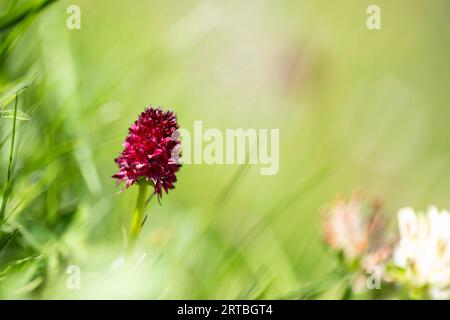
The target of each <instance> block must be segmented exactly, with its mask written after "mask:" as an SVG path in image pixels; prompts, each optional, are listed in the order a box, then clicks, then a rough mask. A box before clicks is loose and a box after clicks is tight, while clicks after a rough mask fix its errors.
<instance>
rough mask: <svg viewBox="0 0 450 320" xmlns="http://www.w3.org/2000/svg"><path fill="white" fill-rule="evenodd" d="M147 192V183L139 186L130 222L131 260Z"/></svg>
mask: <svg viewBox="0 0 450 320" xmlns="http://www.w3.org/2000/svg"><path fill="white" fill-rule="evenodd" d="M148 191H149V185H148V184H147V183H140V184H139V194H138V198H137V201H136V207H135V208H134V211H133V218H132V220H131V229H130V238H129V242H128V257H129V258H130V259H132V258H133V257H134V251H135V247H136V239H137V237H138V235H139V233H140V232H141V229H142V222H143V220H144V213H145V207H146V204H147V201H146V200H147V193H148Z"/></svg>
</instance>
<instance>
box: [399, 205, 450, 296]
mask: <svg viewBox="0 0 450 320" xmlns="http://www.w3.org/2000/svg"><path fill="white" fill-rule="evenodd" d="M398 225H399V232H400V240H399V243H398V245H397V248H396V249H395V252H394V264H395V265H397V266H398V267H400V268H402V269H403V270H404V271H405V275H404V281H406V282H407V284H408V285H410V286H412V287H414V288H427V289H428V290H429V291H428V294H429V295H430V297H431V298H433V299H450V214H449V212H448V211H441V212H439V210H438V209H437V208H436V207H431V208H430V209H428V213H427V215H425V214H416V213H415V212H414V210H413V209H411V208H404V209H401V210H400V211H399V213H398Z"/></svg>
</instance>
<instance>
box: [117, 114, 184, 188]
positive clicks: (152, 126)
mask: <svg viewBox="0 0 450 320" xmlns="http://www.w3.org/2000/svg"><path fill="white" fill-rule="evenodd" d="M178 128H179V126H178V123H177V118H176V116H175V114H174V113H173V112H171V111H163V110H161V109H160V108H153V107H148V108H147V109H146V110H145V111H144V112H142V113H141V115H140V116H139V118H138V119H137V120H136V122H135V123H134V124H133V125H132V126H131V127H130V129H129V133H128V136H127V137H126V140H125V143H124V144H123V147H124V150H123V151H122V153H121V154H120V156H119V157H118V158H117V159H115V162H116V163H117V165H118V166H119V172H118V173H116V174H115V175H114V176H113V178H116V179H117V182H118V183H120V182H122V181H126V183H125V188H128V187H129V186H131V185H133V184H135V183H152V184H153V185H154V187H155V193H156V194H157V195H158V197H160V196H161V195H162V190H163V189H164V190H165V191H166V193H167V192H168V190H169V189H173V188H174V187H175V186H174V183H175V182H176V180H177V179H176V176H175V173H176V172H177V171H178V170H179V168H180V167H181V165H180V164H179V163H178V162H177V161H174V159H173V158H172V151H173V150H174V148H177V147H178V145H179V144H180V140H179V139H178V135H177V134H176V130H177V129H178Z"/></svg>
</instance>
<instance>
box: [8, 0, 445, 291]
mask: <svg viewBox="0 0 450 320" xmlns="http://www.w3.org/2000/svg"><path fill="white" fill-rule="evenodd" d="M14 2H15V1H3V2H2V4H0V112H2V113H0V194H1V199H0V200H1V201H0V202H1V209H0V210H1V211H0V218H1V221H2V222H1V226H0V298H50V299H54V298H101V297H105V298H157V299H159V298H191V299H196V298H200V299H203V298H231V299H232V298H242V299H255V298H290V299H296V298H310V299H313V298H314V299H316V298H342V297H343V295H344V292H345V282H346V279H345V277H344V276H341V275H339V276H335V271H336V267H337V266H336V262H335V259H334V256H333V255H332V254H330V253H329V252H327V251H326V250H324V248H323V245H322V242H321V233H320V219H319V209H320V207H321V206H322V205H324V204H326V203H329V202H331V201H332V200H333V199H334V198H335V197H336V195H338V194H347V193H351V192H352V191H354V190H363V191H364V192H366V193H367V194H369V195H376V196H380V197H381V198H383V199H384V200H385V208H386V209H385V211H386V214H387V215H390V216H394V215H395V213H396V210H397V209H398V208H399V207H403V206H414V207H417V208H426V207H427V206H428V205H430V204H436V205H438V206H439V207H441V208H449V207H450V202H449V198H448V190H450V179H449V178H450V175H449V174H450V173H449V172H448V167H449V165H450V163H449V159H450V157H449V155H450V145H449V140H448V137H449V135H450V127H449V126H448V119H449V118H450V108H448V101H450V92H449V91H448V80H447V78H448V74H449V71H450V62H449V60H448V54H449V52H450V42H449V41H448V39H449V36H450V35H449V33H448V18H447V17H446V16H445V14H444V12H448V9H449V5H448V3H447V1H445V0H442V1H441V0H433V1H431V2H427V4H425V3H419V2H418V3H416V4H414V5H411V4H410V2H409V1H406V0H401V1H396V2H395V3H393V2H392V1H378V2H380V6H381V7H382V14H383V22H382V23H383V29H382V30H381V31H376V32H370V31H368V30H367V29H366V28H365V18H366V14H365V9H366V7H367V5H369V4H371V3H369V2H367V3H366V2H365V1H362V2H361V1H356V0H354V1H351V0H346V1H344V2H343V3H342V4H341V3H339V4H338V3H337V2H336V3H330V1H324V0H323V1H322V0H320V1H294V0H292V1H285V2H283V3H281V2H278V1H261V2H260V1H251V2H242V1H234V0H233V1H230V2H226V3H218V2H217V3H209V2H207V3H201V2H197V1H183V2H176V1H169V2H165V3H164V5H161V3H160V2H157V1H147V2H145V3H144V2H143V1H137V0H136V1H135V0H133V1H129V2H127V5H125V4H124V3H123V2H122V1H118V0H113V1H105V2H101V1H95V2H94V1H88V0H77V1H57V2H55V3H51V4H50V2H53V1H40V0H24V1H17V3H16V5H12V7H10V4H13V3H14ZM72 3H75V4H78V5H79V6H80V8H81V13H82V20H81V21H82V22H81V24H82V26H81V30H68V29H67V28H66V18H67V17H68V14H67V13H66V8H67V6H68V5H69V4H72ZM405 8H410V9H411V10H406V9H405ZM24 88H26V90H24ZM148 104H156V105H161V106H163V107H164V108H170V109H173V110H174V111H175V112H176V113H177V115H178V119H179V122H180V124H181V126H182V127H185V128H187V129H190V130H192V126H193V121H194V120H203V123H204V126H205V127H208V128H220V129H225V128H280V171H279V173H278V174H277V175H275V176H261V175H259V167H258V166H256V167H255V166H251V165H243V166H238V165H235V166H231V165H224V166H208V165H185V166H184V167H182V168H181V170H180V172H179V174H178V182H177V184H176V188H175V190H173V191H172V192H170V193H169V194H168V195H164V196H163V198H162V201H161V205H159V204H158V203H157V201H155V200H153V201H151V202H150V205H149V209H148V219H147V221H146V223H145V226H144V228H143V230H142V234H141V236H140V238H139V240H138V248H137V249H138V251H139V250H140V252H142V253H144V252H145V254H146V255H145V258H144V259H143V260H142V262H141V263H140V264H139V265H138V266H136V268H135V271H134V273H133V275H132V276H130V275H129V274H126V273H124V272H123V271H122V270H121V269H120V268H116V267H114V266H115V263H114V262H115V261H116V262H117V259H119V257H120V256H121V255H122V254H123V251H124V239H125V238H126V237H125V236H124V230H128V229H129V225H130V219H131V212H132V209H133V206H134V203H135V200H136V196H137V190H135V189H137V188H132V189H131V190H127V191H126V192H122V193H120V194H118V191H119V190H120V188H116V187H115V181H114V180H113V179H112V178H111V176H112V175H113V174H114V173H115V172H116V170H117V168H116V165H115V164H114V161H113V160H114V158H115V157H116V156H117V155H118V153H119V152H120V151H121V144H122V142H123V139H124V138H125V135H126V132H127V129H128V127H129V125H130V124H131V123H132V121H134V120H135V118H136V117H137V115H138V114H139V113H140V112H141V111H142V110H143V109H144V107H145V106H147V105H148ZM116 264H117V263H116ZM69 265H78V266H80V268H81V275H82V280H81V289H80V290H70V289H68V288H67V286H66V282H67V279H68V277H69V275H68V274H67V273H66V270H67V267H68V266H69Z"/></svg>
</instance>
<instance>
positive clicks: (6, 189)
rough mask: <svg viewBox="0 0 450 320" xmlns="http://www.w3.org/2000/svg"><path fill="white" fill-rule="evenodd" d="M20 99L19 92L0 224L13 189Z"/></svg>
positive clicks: (0, 211) (0, 212) (0, 208)
mask: <svg viewBox="0 0 450 320" xmlns="http://www.w3.org/2000/svg"><path fill="white" fill-rule="evenodd" d="M18 101H19V94H18V93H17V94H16V101H15V105H14V119H13V126H12V132H11V148H10V150H9V163H8V173H7V177H6V187H5V190H4V192H3V198H2V205H1V207H0V225H1V224H2V223H3V222H4V219H5V210H6V204H7V203H8V197H9V193H10V191H11V176H12V171H13V166H12V165H13V158H14V142H15V137H16V122H17V105H18Z"/></svg>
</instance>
